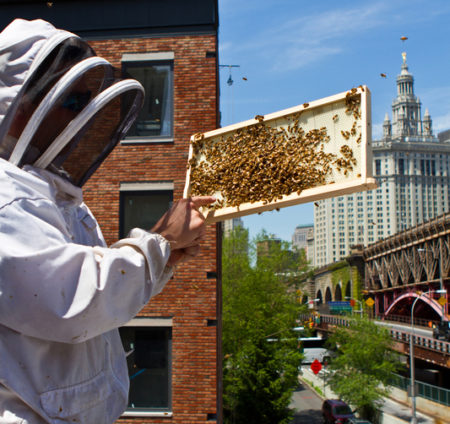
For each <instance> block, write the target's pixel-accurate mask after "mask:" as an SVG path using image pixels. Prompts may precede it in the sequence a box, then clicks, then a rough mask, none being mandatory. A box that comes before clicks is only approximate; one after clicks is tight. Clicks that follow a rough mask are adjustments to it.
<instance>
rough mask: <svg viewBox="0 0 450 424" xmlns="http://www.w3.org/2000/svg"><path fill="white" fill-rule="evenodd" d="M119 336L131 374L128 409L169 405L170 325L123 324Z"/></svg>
mask: <svg viewBox="0 0 450 424" xmlns="http://www.w3.org/2000/svg"><path fill="white" fill-rule="evenodd" d="M120 336H121V338H122V343H123V346H124V349H125V351H126V352H131V353H130V354H129V355H128V356H127V364H128V373H129V376H130V393H129V399H128V409H129V410H133V411H136V410H142V411H145V410H158V411H167V410H169V409H170V398H171V377H170V375H171V373H170V371H171V350H172V329H171V328H170V327H162V328H159V327H122V328H120Z"/></svg>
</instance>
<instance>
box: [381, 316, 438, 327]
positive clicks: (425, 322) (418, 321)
mask: <svg viewBox="0 0 450 424" xmlns="http://www.w3.org/2000/svg"><path fill="white" fill-rule="evenodd" d="M375 318H376V319H377V320H378V321H384V322H390V321H393V322H400V323H405V324H410V325H411V317H410V316H406V315H391V314H390V315H389V316H387V317H384V316H378V315H377V316H376V317H375ZM439 322H440V321H438V320H430V319H423V318H417V317H414V325H415V326H417V327H428V328H430V323H431V324H434V325H438V324H439Z"/></svg>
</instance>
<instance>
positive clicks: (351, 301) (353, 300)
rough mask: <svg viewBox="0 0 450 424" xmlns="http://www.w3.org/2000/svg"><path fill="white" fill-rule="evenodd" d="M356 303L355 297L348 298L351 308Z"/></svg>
mask: <svg viewBox="0 0 450 424" xmlns="http://www.w3.org/2000/svg"><path fill="white" fill-rule="evenodd" d="M355 305H356V302H355V299H350V306H351V307H352V308H353V307H354V306H355Z"/></svg>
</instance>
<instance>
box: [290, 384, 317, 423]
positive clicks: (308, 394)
mask: <svg viewBox="0 0 450 424" xmlns="http://www.w3.org/2000/svg"><path fill="white" fill-rule="evenodd" d="M290 406H291V408H295V410H296V412H295V415H294V419H293V420H292V421H291V424H321V423H322V422H323V420H322V413H321V407H322V400H321V399H320V397H319V396H317V395H316V394H315V393H314V392H313V391H311V390H310V389H309V388H308V387H307V386H306V385H304V384H303V383H301V382H300V383H299V385H298V387H297V389H296V390H295V392H294V394H293V396H292V401H291V405H290Z"/></svg>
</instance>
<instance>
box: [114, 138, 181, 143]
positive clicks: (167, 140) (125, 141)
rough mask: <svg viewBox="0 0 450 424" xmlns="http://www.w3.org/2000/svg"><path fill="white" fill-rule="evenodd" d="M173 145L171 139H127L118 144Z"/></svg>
mask: <svg viewBox="0 0 450 424" xmlns="http://www.w3.org/2000/svg"><path fill="white" fill-rule="evenodd" d="M152 143H173V137H127V138H125V139H123V140H120V144H152Z"/></svg>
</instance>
